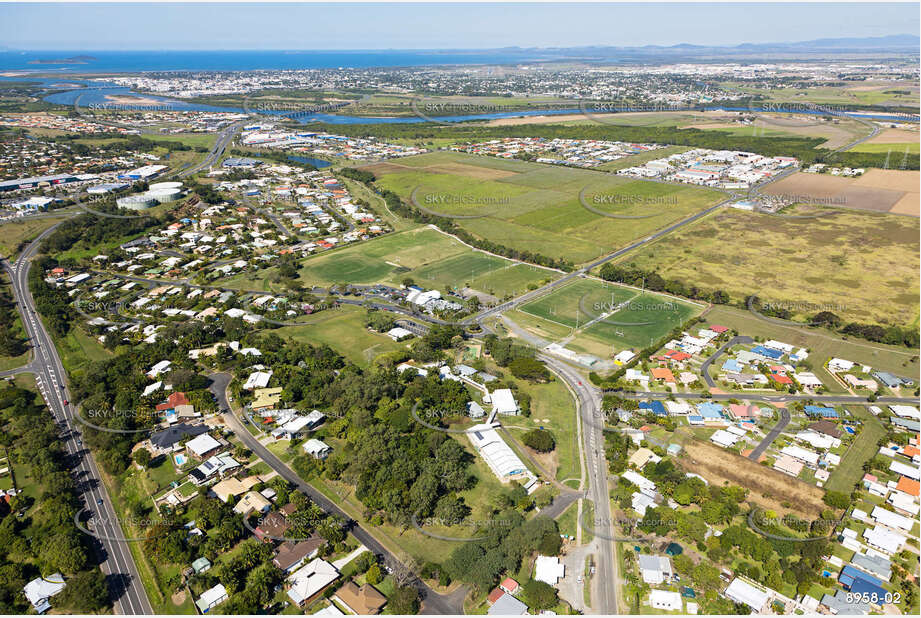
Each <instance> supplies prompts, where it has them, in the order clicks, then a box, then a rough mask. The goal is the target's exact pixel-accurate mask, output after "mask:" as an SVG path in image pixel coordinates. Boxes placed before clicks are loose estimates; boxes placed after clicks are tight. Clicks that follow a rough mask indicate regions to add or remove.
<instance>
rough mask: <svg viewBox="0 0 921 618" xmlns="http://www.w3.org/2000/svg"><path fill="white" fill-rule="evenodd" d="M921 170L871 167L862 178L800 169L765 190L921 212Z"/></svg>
mask: <svg viewBox="0 0 921 618" xmlns="http://www.w3.org/2000/svg"><path fill="white" fill-rule="evenodd" d="M919 182H921V172H916V171H908V170H880V169H871V170H868V171H867V172H866V173H865V174H864V175H863V176H860V177H858V178H844V177H841V176H832V175H830V174H806V173H804V172H797V173H795V174H793V175H791V176H788V177H786V178H784V179H783V180H780V181H778V182H775V183H771V184H770V185H768V186H767V188H766V189H765V190H764V193H766V194H768V195H786V196H797V199H798V201H801V202H809V201H815V202H817V203H821V204H826V205H829V206H831V207H836V206H838V207H842V208H856V209H859V210H872V211H876V212H886V213H892V214H899V215H911V216H913V217H918V216H921V212H919V211H921V201H919Z"/></svg>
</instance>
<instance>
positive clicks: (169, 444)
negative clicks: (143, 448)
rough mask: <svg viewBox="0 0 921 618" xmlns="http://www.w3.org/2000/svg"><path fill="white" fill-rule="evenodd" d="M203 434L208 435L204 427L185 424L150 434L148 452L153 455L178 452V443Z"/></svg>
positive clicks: (179, 447)
mask: <svg viewBox="0 0 921 618" xmlns="http://www.w3.org/2000/svg"><path fill="white" fill-rule="evenodd" d="M204 433H208V428H207V427H206V426H204V425H188V424H186V423H179V424H178V425H172V426H170V427H167V428H166V429H162V430H160V431H157V432H155V433H153V434H151V436H150V452H151V454H153V455H165V454H167V453H172V452H174V451H178V450H180V449H181V448H182V447H181V446H180V445H179V442H181V441H182V440H183V438H186V437H190V438H194V437H196V436H200V435H202V434H204Z"/></svg>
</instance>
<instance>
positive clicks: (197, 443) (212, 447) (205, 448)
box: [185, 433, 222, 461]
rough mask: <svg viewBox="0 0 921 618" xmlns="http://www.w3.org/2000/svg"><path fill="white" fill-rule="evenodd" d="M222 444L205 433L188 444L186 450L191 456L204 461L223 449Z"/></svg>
mask: <svg viewBox="0 0 921 618" xmlns="http://www.w3.org/2000/svg"><path fill="white" fill-rule="evenodd" d="M221 446H222V445H221V443H220V442H218V441H217V440H215V439H214V438H212V437H211V434H208V433H203V434H201V435H200V436H196V437H194V438H192V439H191V440H189V441H188V442H186V444H185V448H186V451H188V453H189V455H191V456H192V457H194V458H195V459H197V460H198V461H202V460H204V459H207V458H208V457H211V456H212V455H214V454H216V453H217V451H219V450H220V449H221Z"/></svg>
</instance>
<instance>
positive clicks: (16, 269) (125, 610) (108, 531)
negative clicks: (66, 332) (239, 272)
mask: <svg viewBox="0 0 921 618" xmlns="http://www.w3.org/2000/svg"><path fill="white" fill-rule="evenodd" d="M56 227H57V225H55V226H52V227H50V228H48V229H47V230H45V231H44V232H42V233H41V234H40V235H39V236H38V237H37V238H36V239H35V240H33V241H32V242H31V243H30V244H29V245H28V247H26V249H25V250H24V251H23V252H22V254H21V255H20V256H19V259H18V260H16V262H15V263H14V264H10V263H9V262H8V261H6V260H3V268H4V269H5V270H6V271H7V272H8V273H9V275H10V281H11V284H12V288H13V295H14V297H15V299H16V305H17V307H18V309H19V311H20V314H21V317H22V324H23V327H24V328H25V331H26V335H27V336H28V338H29V341H30V342H31V343H32V351H33V358H32V361H31V362H30V363H29V365H27V367H26V369H25V370H26V371H29V372H31V373H34V374H35V380H36V383H37V384H38V386H39V389H40V390H41V392H42V395H43V396H44V398H45V401H46V403H47V404H48V408H49V409H50V410H51V413H52V415H53V416H54V418H55V420H56V421H57V422H58V423H59V424H60V425H61V427H62V441H63V443H64V447H65V449H66V451H67V452H68V454H69V458H70V462H69V464H70V466H69V467H70V468H71V469H72V470H73V472H74V476H75V477H76V481H77V490H78V492H79V493H80V494H81V495H82V496H83V501H84V504H83V506H84V508H86V509H88V510H89V511H90V512H92V513H93V514H94V517H93V521H92V529H93V530H94V531H96V532H98V533H99V536H98V537H93V539H91V541H92V542H91V545H93V546H94V547H95V549H96V552H97V554H98V556H99V560H100V568H101V569H102V572H103V573H104V574H105V575H106V582H107V583H108V585H109V592H110V598H112V600H113V605H114V611H115V613H117V614H132V615H138V614H152V613H153V608H152V607H151V605H150V601H149V600H148V599H147V593H146V591H145V590H144V587H143V584H142V583H141V580H140V577H139V576H138V571H137V567H136V565H135V564H134V558H133V557H132V556H131V552H130V551H129V549H128V541H126V540H124V534H123V532H122V530H121V526H120V524H119V521H120V520H119V518H118V516H117V514H116V511H115V508H114V507H113V506H112V501H111V500H110V498H109V496H108V494H107V493H106V490H105V487H104V485H103V484H102V481H101V480H100V478H101V477H100V474H99V468H98V467H97V465H96V461H95V460H94V458H93V455H92V453H91V452H90V450H89V448H88V447H86V446H85V445H84V444H83V443H82V439H81V437H80V435H81V434H80V430H79V425H78V424H77V423H76V422H75V420H74V407H73V406H72V405H71V404H70V403H69V400H70V397H71V395H70V392H69V390H68V388H67V382H66V380H65V376H66V373H65V372H64V366H63V365H62V364H61V359H60V357H59V356H58V353H57V350H56V349H55V347H54V343H53V341H52V339H51V337H50V336H49V335H48V332H47V331H46V330H45V327H44V325H43V324H42V322H41V320H40V319H39V317H38V315H37V314H36V311H35V302H34V300H33V298H32V293H31V292H30V291H29V285H28V277H29V268H30V266H31V258H32V257H33V256H34V255H35V253H36V252H37V250H38V247H39V246H40V244H41V242H42V240H44V238H45V237H46V236H47V235H48V234H50V233H51V232H53V231H54V230H55V228H56Z"/></svg>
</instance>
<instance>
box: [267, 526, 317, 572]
mask: <svg viewBox="0 0 921 618" xmlns="http://www.w3.org/2000/svg"><path fill="white" fill-rule="evenodd" d="M325 542H326V541H325V540H324V539H323V538H322V537H321V536H319V535H316V534H313V535H311V536H310V538H309V539H307V540H306V541H298V542H297V543H294V542H292V541H285V542H284V543H282V544H281V545H280V546H279V547H278V549H277V550H276V551H275V557H274V558H273V559H272V563H273V564H274V565H275V566H276V567H278V568H279V569H281V570H282V571H284V572H285V573H292V572H294V571H296V570H297V569H298V568H299V567H300V566H301V565H302V564H304V562H305V561H307V560H313V559H314V558H316V557H317V553H318V552H319V551H320V548H321V547H322V546H323V543H325Z"/></svg>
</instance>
